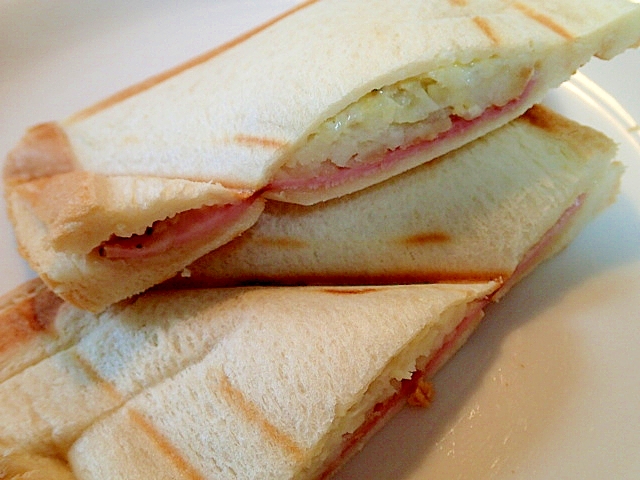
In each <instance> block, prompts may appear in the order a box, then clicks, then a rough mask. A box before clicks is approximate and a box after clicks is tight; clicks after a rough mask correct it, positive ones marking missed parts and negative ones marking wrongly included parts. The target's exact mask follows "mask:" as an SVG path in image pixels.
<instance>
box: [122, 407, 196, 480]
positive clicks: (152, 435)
mask: <svg viewBox="0 0 640 480" xmlns="http://www.w3.org/2000/svg"><path fill="white" fill-rule="evenodd" d="M127 413H128V414H129V418H130V419H131V422H132V423H133V424H135V425H136V426H137V427H138V428H139V429H140V430H141V431H142V432H143V433H144V434H145V435H146V436H147V437H149V439H150V440H151V441H152V442H153V443H154V444H155V445H156V447H158V449H159V450H160V451H161V452H162V453H163V454H164V456H165V457H166V458H168V459H169V460H170V461H171V462H172V463H173V464H174V465H175V466H176V468H177V470H179V471H180V473H181V474H182V476H181V478H188V479H191V480H204V479H205V477H204V476H202V475H201V474H200V472H198V471H197V470H196V469H195V468H194V467H193V466H192V465H191V464H190V463H189V462H188V461H187V460H186V459H185V458H184V457H183V456H182V455H180V452H178V449H177V448H176V447H175V446H174V445H173V444H172V443H171V442H170V441H169V440H168V439H167V438H166V437H165V436H164V435H162V434H161V433H160V432H159V431H158V429H157V428H156V427H155V426H154V425H153V424H152V423H151V422H149V421H148V420H147V419H146V417H145V416H144V415H142V414H141V413H140V412H138V411H136V410H133V409H129V410H128V412H127Z"/></svg>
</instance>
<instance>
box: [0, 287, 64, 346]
mask: <svg viewBox="0 0 640 480" xmlns="http://www.w3.org/2000/svg"><path fill="white" fill-rule="evenodd" d="M28 285H29V287H30V288H34V290H33V291H32V292H31V294H30V295H29V296H27V297H25V298H23V299H21V300H18V301H17V302H16V303H12V304H10V305H7V306H6V307H4V308H2V310H0V353H4V352H6V351H10V350H11V348H12V347H16V346H18V345H19V344H21V343H24V342H26V341H27V340H29V339H30V338H32V337H34V336H36V335H37V334H39V333H42V332H46V331H48V330H50V328H51V326H52V325H53V323H54V322H55V319H56V316H57V314H58V310H59V309H60V307H61V306H62V304H63V303H64V302H63V301H62V300H61V299H60V298H58V297H57V296H56V295H55V294H54V293H53V292H51V291H50V290H48V289H47V288H46V287H44V285H43V284H42V283H41V282H40V281H39V280H37V279H36V280H32V281H31V282H29V284H28ZM25 288H26V287H25Z"/></svg>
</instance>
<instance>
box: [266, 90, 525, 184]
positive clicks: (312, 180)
mask: <svg viewBox="0 0 640 480" xmlns="http://www.w3.org/2000/svg"><path fill="white" fill-rule="evenodd" d="M534 84H535V80H530V81H529V82H528V83H527V85H526V86H525V89H524V91H523V92H522V94H521V95H520V96H519V97H518V98H515V99H513V100H511V101H510V102H508V103H507V104H505V105H503V106H501V107H498V106H492V107H489V108H487V109H486V110H485V111H484V112H483V113H482V114H480V115H479V116H477V117H475V118H473V119H471V120H466V119H464V118H462V117H459V116H456V115H452V116H451V117H450V118H451V127H450V128H449V130H447V131H445V132H442V133H440V134H438V135H437V136H436V137H435V138H433V139H431V140H423V141H418V142H417V143H415V144H412V145H408V146H403V147H398V148H396V149H394V150H388V151H387V152H385V153H383V154H382V155H380V156H379V158H377V159H375V158H370V159H365V160H364V161H355V160H352V161H351V163H350V164H349V165H348V166H346V167H339V166H337V165H335V164H334V163H332V162H331V161H330V160H326V161H325V162H324V163H323V164H322V165H321V166H320V167H319V168H318V169H317V170H316V171H314V174H313V175H311V176H308V175H305V176H300V177H296V176H294V175H291V176H289V175H283V176H281V177H276V178H275V179H274V181H273V182H271V184H270V185H269V186H268V187H267V190H274V191H287V190H300V191H313V190H320V189H323V188H332V187H335V186H338V185H343V184H345V183H348V182H350V181H354V180H356V179H359V178H362V177H369V176H372V175H375V174H376V173H379V172H384V171H386V170H389V169H390V168H391V167H392V166H395V165H397V164H400V163H402V162H403V161H404V160H405V159H407V158H410V157H412V156H414V155H416V154H419V153H421V152H426V151H428V150H429V149H433V148H435V147H436V146H437V145H439V144H441V143H443V142H445V141H448V140H450V139H452V138H455V137H457V136H460V135H463V134H464V133H466V132H467V131H469V130H470V129H472V128H474V127H476V126H478V125H480V124H482V123H487V122H490V121H492V120H495V119H497V118H498V117H500V116H503V115H507V114H509V113H510V112H513V111H515V110H516V109H518V108H519V107H521V106H522V105H523V104H524V103H525V102H526V100H527V98H529V96H530V93H531V91H532V90H533V87H534Z"/></svg>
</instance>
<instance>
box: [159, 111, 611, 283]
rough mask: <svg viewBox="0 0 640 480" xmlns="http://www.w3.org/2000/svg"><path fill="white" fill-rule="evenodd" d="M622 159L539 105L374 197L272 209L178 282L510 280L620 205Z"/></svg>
mask: <svg viewBox="0 0 640 480" xmlns="http://www.w3.org/2000/svg"><path fill="white" fill-rule="evenodd" d="M615 153H616V145H615V144H614V142H613V141H612V140H610V139H609V138H607V137H606V136H605V135H603V134H602V133H599V132H597V131H594V130H593V129H591V128H588V127H585V126H582V125H579V124H577V123H576V122H573V121H571V120H568V119H566V118H564V117H562V116H561V115H559V114H557V113H555V112H553V111H551V110H550V109H548V108H546V107H542V106H535V107H533V108H531V109H530V110H529V111H528V112H526V113H525V114H524V115H523V116H521V117H520V118H518V119H516V120H514V121H512V122H510V123H509V124H507V125H505V126H503V127H501V128H500V129H497V130H495V131H494V132H492V133H490V134H487V135H486V136H484V137H482V138H480V139H478V140H476V141H474V142H472V143H470V144H467V145H466V146H464V147H462V148H460V149H458V150H456V151H454V152H451V153H449V154H447V155H444V156H443V157H441V158H439V159H438V160H437V161H433V162H429V163H426V164H424V165H422V166H420V167H417V168H415V169H412V170H410V171H408V172H405V173H404V174H402V175H399V176H396V177H394V178H392V179H390V180H387V181H386V182H383V183H381V184H378V185H376V186H373V187H370V188H368V189H365V190H363V191H360V192H357V193H354V194H351V195H347V196H344V197H341V198H338V199H334V200H331V201H328V202H324V203H322V204H318V205H313V206H305V207H303V206H299V205H293V204H287V203H279V202H270V203H268V204H267V207H266V209H265V211H264V213H263V214H262V216H261V217H260V219H259V220H258V222H257V223H256V225H254V226H253V227H252V228H251V229H250V230H248V231H247V232H245V233H244V234H243V235H241V236H240V237H238V238H237V239H235V240H234V241H232V242H230V243H228V244H227V245H225V246H223V247H221V248H219V249H218V250H216V251H214V252H211V253H210V254H208V255H206V256H204V257H203V258H201V259H199V260H198V261H196V262H195V263H193V264H192V265H190V266H189V267H188V268H187V269H186V270H185V271H184V272H183V274H182V275H180V276H178V277H176V278H175V279H172V281H170V282H168V284H169V285H171V286H174V287H175V286H177V285H180V286H196V285H197V286H209V287H210V286H219V285H234V284H235V285H241V284H251V283H254V284H327V285H328V284H333V285H337V284H352V285H353V284H364V283H366V284H389V283H412V282H416V283H418V282H443V281H456V280H460V279H466V280H469V279H475V280H477V281H480V280H491V279H501V280H502V281H506V280H507V279H509V278H510V277H511V276H512V275H513V274H514V273H515V272H516V270H517V269H518V266H519V265H521V264H522V263H523V260H524V259H525V257H526V256H527V255H530V256H532V257H533V258H532V260H531V261H532V262H535V263H537V262H539V261H541V260H542V259H543V258H545V257H546V256H548V255H551V254H553V253H555V252H556V251H558V250H559V249H561V248H562V247H563V246H564V245H566V244H567V243H568V242H569V241H570V240H571V239H572V238H573V236H574V235H575V234H576V233H577V232H578V231H579V230H580V229H581V228H582V227H583V226H584V224H585V223H586V222H587V221H589V220H591V219H592V218H593V217H594V215H596V214H597V213H598V212H599V211H600V210H601V209H602V208H604V207H606V206H607V205H609V203H611V202H612V201H613V199H614V198H615V194H616V192H617V187H618V184H619V180H620V175H621V173H622V171H623V167H622V165H621V164H620V163H618V162H613V161H612V158H613V157H614V155H615ZM542 243H544V245H548V248H546V249H545V248H543V246H544V245H542ZM521 268H526V265H525V266H523V267H521ZM518 273H520V272H518Z"/></svg>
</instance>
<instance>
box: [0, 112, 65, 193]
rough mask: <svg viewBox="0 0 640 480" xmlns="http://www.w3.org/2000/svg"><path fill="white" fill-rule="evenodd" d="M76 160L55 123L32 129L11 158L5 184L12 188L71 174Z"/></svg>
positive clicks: (10, 155)
mask: <svg viewBox="0 0 640 480" xmlns="http://www.w3.org/2000/svg"><path fill="white" fill-rule="evenodd" d="M75 168H76V158H75V155H74V153H73V148H72V146H71V144H70V142H69V138H68V137H67V134H66V133H65V131H64V129H63V128H62V127H61V126H60V125H59V124H58V123H55V122H49V123H42V124H40V125H36V126H34V127H31V128H30V129H29V130H28V131H27V132H26V134H25V135H24V136H23V138H22V139H21V140H20V143H18V145H16V147H14V148H13V149H12V150H11V151H10V152H9V153H8V155H7V159H6V162H5V164H4V170H3V175H4V182H5V185H6V186H8V187H10V186H13V185H15V184H19V183H24V182H28V181H31V180H35V179H38V178H42V177H50V176H54V175H60V174H64V173H67V172H70V171H72V170H74V169H75Z"/></svg>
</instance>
